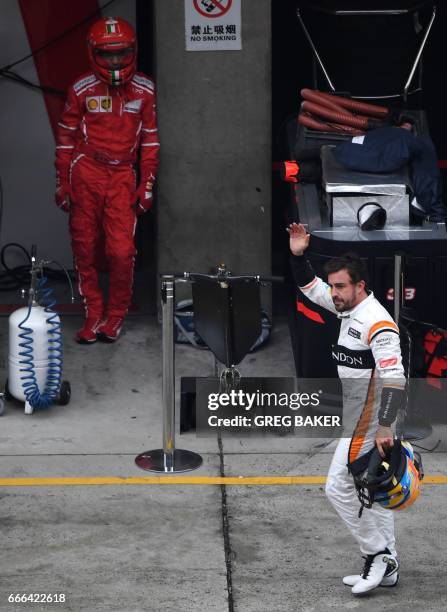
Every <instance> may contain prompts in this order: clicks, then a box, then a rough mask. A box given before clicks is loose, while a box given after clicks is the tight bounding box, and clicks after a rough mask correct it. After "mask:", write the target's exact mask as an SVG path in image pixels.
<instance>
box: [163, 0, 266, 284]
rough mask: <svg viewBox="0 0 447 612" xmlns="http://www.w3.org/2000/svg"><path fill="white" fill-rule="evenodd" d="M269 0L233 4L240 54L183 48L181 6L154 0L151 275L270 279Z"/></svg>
mask: <svg viewBox="0 0 447 612" xmlns="http://www.w3.org/2000/svg"><path fill="white" fill-rule="evenodd" d="M270 4H271V3H270V0H256V1H253V0H242V47H243V48H242V50H241V51H201V52H196V51H188V52H187V51H186V50H185V26H184V1H183V0H170V1H169V2H166V1H165V0H155V2H154V7H155V23H156V26H155V30H156V31H155V37H156V82H157V89H158V120H159V129H160V140H161V166H160V174H159V181H158V222H159V225H158V232H159V236H158V262H159V270H160V271H161V272H172V271H176V272H177V271H180V272H181V271H184V270H187V271H202V272H207V271H208V269H209V267H210V266H213V265H215V264H217V263H220V262H225V263H226V264H227V266H228V267H229V268H230V269H231V270H232V271H233V273H263V274H267V273H269V272H270V266H271V255H270V250H271V249H270V242H271V239H270V225H271V136H270V133H271V76H270V63H271V59H270V55H271V53H270V52H271V34H270V30H271V16H270Z"/></svg>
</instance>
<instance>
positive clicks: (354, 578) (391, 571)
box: [343, 556, 399, 587]
mask: <svg viewBox="0 0 447 612" xmlns="http://www.w3.org/2000/svg"><path fill="white" fill-rule="evenodd" d="M363 558H364V559H365V560H367V557H363ZM365 563H366V562H365ZM362 575H363V571H362V573H361V574H351V575H350V576H345V577H344V578H343V584H346V586H350V587H353V586H354V585H355V584H357V582H359V580H361V578H362ZM398 582H399V562H398V560H397V559H396V558H395V557H393V556H390V560H389V561H388V564H387V568H386V571H385V575H384V577H383V578H382V582H381V583H380V584H379V586H381V587H394V586H396V585H397V583H398Z"/></svg>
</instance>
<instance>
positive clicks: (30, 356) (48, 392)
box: [18, 277, 63, 409]
mask: <svg viewBox="0 0 447 612" xmlns="http://www.w3.org/2000/svg"><path fill="white" fill-rule="evenodd" d="M46 282H47V279H46V278H45V277H41V278H39V280H38V283H37V288H36V294H37V301H38V302H39V303H40V304H41V305H42V306H43V307H44V311H45V312H46V313H48V314H50V315H51V316H50V317H48V318H47V320H46V323H47V325H48V330H47V332H48V345H49V346H48V372H47V379H46V382H45V389H44V391H43V392H42V393H41V392H40V391H39V387H38V384H37V379H36V373H35V367H34V351H33V342H34V340H33V330H32V329H31V328H30V327H26V325H25V323H26V322H27V320H28V319H29V317H30V314H31V309H32V308H33V306H32V304H30V305H29V308H28V313H27V315H26V317H25V318H24V320H23V321H22V322H21V323H19V325H18V327H19V329H21V330H22V332H21V333H20V334H19V338H20V339H21V342H20V343H19V347H20V348H21V349H22V351H21V352H19V355H20V357H21V358H22V359H21V360H20V365H21V366H23V367H21V368H20V372H24V375H23V376H21V377H20V380H21V381H22V387H23V392H24V394H25V397H26V399H27V401H28V402H29V404H30V405H31V406H32V407H33V408H34V409H43V408H48V406H49V405H50V404H51V403H52V402H53V401H54V399H55V398H56V396H57V395H58V394H59V390H60V386H61V377H62V364H63V343H62V333H61V324H60V320H58V315H57V313H55V312H54V311H53V310H52V308H53V306H54V305H55V304H56V300H54V299H53V298H52V290H51V289H50V288H48V287H45V283H46Z"/></svg>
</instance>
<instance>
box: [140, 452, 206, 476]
mask: <svg viewBox="0 0 447 612" xmlns="http://www.w3.org/2000/svg"><path fill="white" fill-rule="evenodd" d="M172 459H173V461H172ZM202 461H203V460H202V457H201V456H200V455H198V454H197V453H193V452H192V451H187V450H181V449H178V448H176V449H175V451H174V457H172V455H165V453H164V451H163V449H162V448H158V449H157V450H152V451H146V452H145V453H142V454H141V455H138V457H136V458H135V463H136V464H137V465H138V467H139V468H141V469H142V470H147V471H148V472H164V473H165V474H176V473H177V472H189V471H190V470H196V469H197V468H198V467H200V466H201V465H202Z"/></svg>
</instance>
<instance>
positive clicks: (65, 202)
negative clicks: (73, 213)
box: [54, 177, 74, 213]
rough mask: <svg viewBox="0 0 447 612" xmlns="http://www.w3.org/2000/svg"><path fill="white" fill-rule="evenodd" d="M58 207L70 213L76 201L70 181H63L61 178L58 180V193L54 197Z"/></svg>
mask: <svg viewBox="0 0 447 612" xmlns="http://www.w3.org/2000/svg"><path fill="white" fill-rule="evenodd" d="M54 199H55V201H56V206H57V207H58V208H60V209H61V210H63V211H64V212H66V213H68V212H69V210H70V205H71V203H72V202H73V201H74V194H73V190H72V188H71V185H70V183H69V182H68V180H61V179H60V178H59V177H57V178H56V193H55V196H54Z"/></svg>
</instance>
